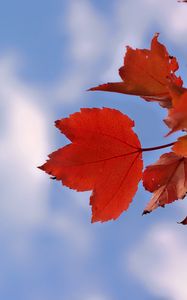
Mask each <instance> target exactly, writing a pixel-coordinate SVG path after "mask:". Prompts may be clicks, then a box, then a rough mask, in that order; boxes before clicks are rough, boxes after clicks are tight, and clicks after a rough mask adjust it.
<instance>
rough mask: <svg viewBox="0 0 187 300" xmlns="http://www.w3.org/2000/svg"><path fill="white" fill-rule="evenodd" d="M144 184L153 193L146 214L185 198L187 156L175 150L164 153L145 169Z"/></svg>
mask: <svg viewBox="0 0 187 300" xmlns="http://www.w3.org/2000/svg"><path fill="white" fill-rule="evenodd" d="M143 185H144V187H145V189H146V190H148V191H149V192H151V193H153V196H152V198H151V200H150V202H149V203H148V205H147V206H146V208H145V210H144V214H146V213H149V212H151V211H153V210H154V209H156V208H157V207H159V206H164V205H165V204H169V203H171V202H173V201H175V200H177V199H183V198H184V197H185V195H186V192H187V158H185V157H183V156H179V155H177V154H175V153H173V152H170V153H166V154H163V155H162V156H161V157H160V159H159V160H158V161H157V162H156V163H154V164H152V165H150V166H148V167H147V168H146V169H145V171H144V174H143Z"/></svg>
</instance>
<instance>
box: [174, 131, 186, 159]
mask: <svg viewBox="0 0 187 300" xmlns="http://www.w3.org/2000/svg"><path fill="white" fill-rule="evenodd" d="M172 150H173V151H174V152H175V153H176V154H178V155H182V156H186V157H187V135H185V136H181V137H179V138H178V140H177V141H176V142H175V143H174V145H173V147H172Z"/></svg>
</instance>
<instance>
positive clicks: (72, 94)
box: [0, 0, 187, 300]
mask: <svg viewBox="0 0 187 300" xmlns="http://www.w3.org/2000/svg"><path fill="white" fill-rule="evenodd" d="M186 20H187V4H186V5H185V4H179V3H177V2H176V1H175V0H165V1H161V0H115V1H107V0H102V1H97V0H92V1H91V0H69V1H67V0H64V1H63V0H61V1H60V0H55V1H52V0H45V1H44V0H40V1H37V0H33V1H30V2H28V1H24V0H17V1H10V0H7V1H6V2H5V1H3V2H2V3H1V10H0V37H1V38H0V99H1V101H0V108H1V109H0V125H1V126H0V154H1V155H0V163H1V175H0V176H1V177H0V185H1V198H0V199H1V201H0V223H1V224H0V244H1V247H0V266H1V268H0V298H1V299H5V300H9V299H15V300H22V299H24V300H25V299H27V300H53V299H55V300H61V299H67V300H116V299H117V300H124V299H127V300H128V299H139V300H141V299H142V300H186V299H187V286H186V275H187V251H186V248H187V228H186V227H183V226H180V225H177V223H176V221H180V220H182V219H183V217H185V215H186V214H187V204H186V203H185V200H184V201H179V202H178V203H174V204H173V205H171V206H168V207H167V208H165V209H158V210H157V211H155V212H154V213H153V214H150V215H148V216H145V217H142V216H141V212H142V210H143V208H144V207H145V205H146V203H147V202H148V200H149V198H150V194H149V193H147V192H145V191H144V190H143V188H142V187H141V185H140V188H139V191H138V193H137V195H136V197H135V198H134V201H133V204H132V205H131V207H130V209H129V211H128V212H127V213H123V214H122V215H121V217H120V218H119V219H118V220H117V221H115V222H107V223H104V224H100V223H97V224H90V217H91V210H90V207H89V200H88V199H89V195H90V193H76V192H74V191H71V190H69V189H67V188H65V187H62V186H61V184H60V183H59V182H54V181H50V180H49V178H48V176H47V175H45V174H44V173H42V172H41V171H39V170H38V169H37V168H36V166H38V165H40V164H42V163H43V162H44V160H45V159H46V157H47V154H49V153H50V152H52V151H53V150H55V149H57V148H59V147H61V146H62V145H64V143H65V142H66V139H65V138H64V137H63V136H62V135H60V133H59V132H58V131H57V130H56V128H55V127H54V126H53V123H54V120H56V119H59V118H62V117H66V116H67V115H69V114H70V113H73V112H75V111H77V110H79V108H80V107H102V106H108V107H113V108H117V109H120V110H121V111H122V112H124V113H126V114H128V115H129V116H130V117H131V118H132V119H134V120H135V122H136V132H137V133H138V135H139V137H140V139H141V142H142V145H143V146H144V147H147V146H155V145H159V144H163V143H166V142H167V141H168V142H170V141H172V140H173V139H174V138H175V137H174V136H172V137H171V138H167V140H165V139H164V138H163V136H164V134H166V132H167V128H166V126H165V125H164V124H163V123H162V122H161V121H162V119H163V118H164V117H165V115H166V111H165V110H164V109H160V107H159V106H158V105H157V104H154V103H146V102H144V101H143V100H141V99H139V98H137V97H130V96H125V95H117V94H110V93H102V92H101V93H88V92H85V90H86V89H87V88H89V87H91V86H94V85H96V84H98V83H102V82H103V83H104V82H106V81H115V80H116V81H117V80H118V72H117V69H118V68H119V67H120V66H121V65H122V61H123V55H124V51H125V46H126V45H131V46H133V47H138V48H147V47H149V45H150V41H151V38H152V36H153V34H154V33H155V32H160V41H161V42H163V43H164V44H166V45H167V47H168V49H169V52H170V53H171V54H172V55H175V56H177V57H178V60H179V63H180V66H181V68H180V74H181V75H182V76H183V78H184V81H185V76H186V74H187V55H186V47H187V39H186V36H187V21H186ZM186 81H187V80H186ZM186 84H187V82H186ZM166 151H167V150H166ZM168 151H169V150H168ZM162 153H163V151H158V152H154V153H147V155H146V157H145V165H147V164H150V163H152V162H154V161H155V160H157V159H158V157H159V156H160V155H161V154H162Z"/></svg>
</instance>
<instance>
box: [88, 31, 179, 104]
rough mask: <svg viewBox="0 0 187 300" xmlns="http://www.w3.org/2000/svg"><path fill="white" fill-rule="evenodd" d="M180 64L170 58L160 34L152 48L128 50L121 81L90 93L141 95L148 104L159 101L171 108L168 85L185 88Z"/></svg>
mask: <svg viewBox="0 0 187 300" xmlns="http://www.w3.org/2000/svg"><path fill="white" fill-rule="evenodd" d="M177 70H178V63H177V60H176V58H175V57H173V56H170V55H169V54H168V52H167V49H166V47H165V46H164V45H162V44H161V43H159V42H158V34H155V36H154V37H153V39H152V42H151V49H150V50H148V49H132V48H131V47H127V52H126V55H125V58H124V65H123V66H122V67H121V68H120V69H119V75H120V77H121V79H122V81H121V82H113V83H111V82H110V83H106V84H102V85H99V86H97V87H93V88H91V89H90V91H107V92H117V93H123V94H131V95H138V96H141V97H142V98H144V99H145V100H147V101H158V102H159V103H160V104H161V105H162V106H163V107H170V106H171V96H170V93H169V91H168V88H167V86H168V84H169V83H171V82H172V83H175V84H176V85H177V86H182V83H183V82H182V80H181V78H180V77H177V76H176V75H175V71H177Z"/></svg>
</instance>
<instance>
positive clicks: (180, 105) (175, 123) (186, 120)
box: [164, 89, 187, 136]
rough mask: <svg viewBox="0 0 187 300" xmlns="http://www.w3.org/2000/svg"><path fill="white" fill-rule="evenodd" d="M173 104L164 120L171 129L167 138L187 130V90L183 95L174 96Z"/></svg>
mask: <svg viewBox="0 0 187 300" xmlns="http://www.w3.org/2000/svg"><path fill="white" fill-rule="evenodd" d="M172 103H173V107H172V108H171V109H169V111H168V116H167V118H166V119H165V120H164V122H165V123H166V125H167V126H168V127H169V128H171V130H170V131H169V133H168V134H167V136H168V135H170V134H171V133H173V132H175V131H178V130H187V89H184V91H183V93H182V94H181V95H176V96H173V98H172Z"/></svg>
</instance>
